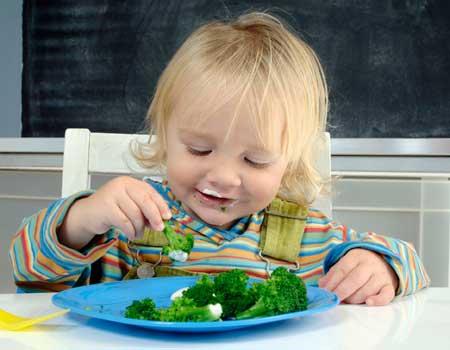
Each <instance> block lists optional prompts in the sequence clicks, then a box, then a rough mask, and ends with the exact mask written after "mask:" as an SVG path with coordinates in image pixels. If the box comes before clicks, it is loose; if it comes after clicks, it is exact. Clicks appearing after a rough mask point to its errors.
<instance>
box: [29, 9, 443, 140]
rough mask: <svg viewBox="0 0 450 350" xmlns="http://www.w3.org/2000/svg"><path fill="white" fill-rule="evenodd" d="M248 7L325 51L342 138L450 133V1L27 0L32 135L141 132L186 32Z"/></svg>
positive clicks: (334, 126) (334, 120) (335, 123)
mask: <svg viewBox="0 0 450 350" xmlns="http://www.w3.org/2000/svg"><path fill="white" fill-rule="evenodd" d="M249 10H271V12H272V13H274V14H276V15H278V16H280V17H282V18H283V19H284V20H285V21H286V22H288V23H289V24H290V25H291V26H292V27H294V28H295V29H296V31H297V32H298V33H299V35H301V37H302V38H303V39H304V40H305V41H306V42H308V43H309V44H310V45H311V46H312V47H313V48H314V49H315V50H316V51H317V53H318V55H319V57H320V58H321V61H322V63H323V65H324V68H325V72H326V76H327V79H328V83H329V88H330V102H331V105H330V114H329V122H330V129H329V130H330V131H331V133H332V136H333V137H359V138H364V137H379V138H390V137H404V138H418V137H450V84H449V82H450V2H449V1H448V0H279V1H256V0H235V1H231V0H191V1H189V0H184V1H181V0H133V1H114V0H52V1H50V0H47V1H44V0H24V9H23V46H24V50H23V52H24V55H23V88H22V89H23V113H22V125H23V128H22V134H23V136H36V137H53V136H54V137H61V136H63V135H64V130H65V129H66V128H69V127H83V128H89V129H91V131H101V132H124V133H134V132H138V131H140V130H142V129H143V128H144V124H143V119H144V117H145V114H146V110H147V106H148V104H149V102H150V100H151V97H152V94H153V92H154V87H155V84H156V81H157V79H158V76H159V75H160V73H161V72H162V70H163V69H164V67H165V65H166V63H167V61H168V60H169V58H170V57H171V56H172V54H173V53H174V52H175V50H176V48H177V47H178V46H179V45H180V44H181V42H182V41H183V40H184V39H185V38H186V36H187V35H188V34H189V33H190V32H191V31H192V30H193V29H195V28H196V27H198V26H199V25H201V24H203V23H205V22H206V21H208V20H211V19H215V18H224V17H225V18H227V17H230V16H234V15H237V14H239V13H242V12H243V11H249Z"/></svg>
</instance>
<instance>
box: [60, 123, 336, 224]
mask: <svg viewBox="0 0 450 350" xmlns="http://www.w3.org/2000/svg"><path fill="white" fill-rule="evenodd" d="M132 140H138V141H139V142H146V141H147V140H148V135H137V134H112V133H95V132H90V131H89V130H88V129H67V130H66V133H65V143H64V162H63V178H62V196H63V197H65V196H68V195H71V194H73V193H75V192H78V191H82V190H86V189H89V188H90V185H91V175H92V174H117V175H132V174H133V175H138V176H141V175H142V177H143V176H156V177H159V176H163V174H160V173H156V172H151V171H149V170H148V169H143V168H142V167H140V166H139V164H138V163H137V162H136V160H135V159H134V158H133V156H132V155H131V153H130V149H129V146H130V142H131V141H132ZM316 159H317V169H318V171H319V173H320V174H321V175H322V176H324V177H326V178H330V175H331V152H330V135H329V133H324V135H323V137H322V140H321V142H320V144H318V147H317V157H316ZM312 207H314V208H317V209H320V210H321V211H322V212H323V213H324V214H325V215H327V216H328V217H331V199H330V198H320V199H317V200H316V201H315V202H314V203H313V205H312Z"/></svg>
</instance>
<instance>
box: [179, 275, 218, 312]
mask: <svg viewBox="0 0 450 350" xmlns="http://www.w3.org/2000/svg"><path fill="white" fill-rule="evenodd" d="M182 297H183V298H189V299H192V300H193V301H194V303H195V306H205V305H208V304H216V303H217V302H218V301H217V297H216V295H215V294H214V282H213V281H212V280H211V279H210V278H209V277H208V276H207V275H203V276H202V277H201V278H200V279H199V280H198V281H197V283H196V284H195V285H193V286H192V287H189V288H188V289H186V290H185V291H184V292H183V296H182Z"/></svg>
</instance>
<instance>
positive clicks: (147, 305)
mask: <svg viewBox="0 0 450 350" xmlns="http://www.w3.org/2000/svg"><path fill="white" fill-rule="evenodd" d="M125 317H128V318H136V319H138V320H154V319H157V318H159V315H158V311H157V310H156V306H155V302H154V301H153V300H152V299H150V298H145V299H142V300H135V301H133V303H132V304H131V305H130V306H128V307H127V308H126V310H125Z"/></svg>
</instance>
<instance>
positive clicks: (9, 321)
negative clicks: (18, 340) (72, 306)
mask: <svg viewBox="0 0 450 350" xmlns="http://www.w3.org/2000/svg"><path fill="white" fill-rule="evenodd" d="M69 311H70V310H69V309H64V310H61V311H57V312H53V313H51V314H48V315H44V316H39V317H32V318H27V317H20V316H16V315H13V314H10V313H9V312H7V311H5V310H2V309H0V329H5V330H8V331H20V330H22V329H24V328H27V327H30V326H32V325H35V324H37V323H40V322H44V321H47V320H49V319H51V318H54V317H58V316H61V315H64V314H65V313H67V312H69Z"/></svg>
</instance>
